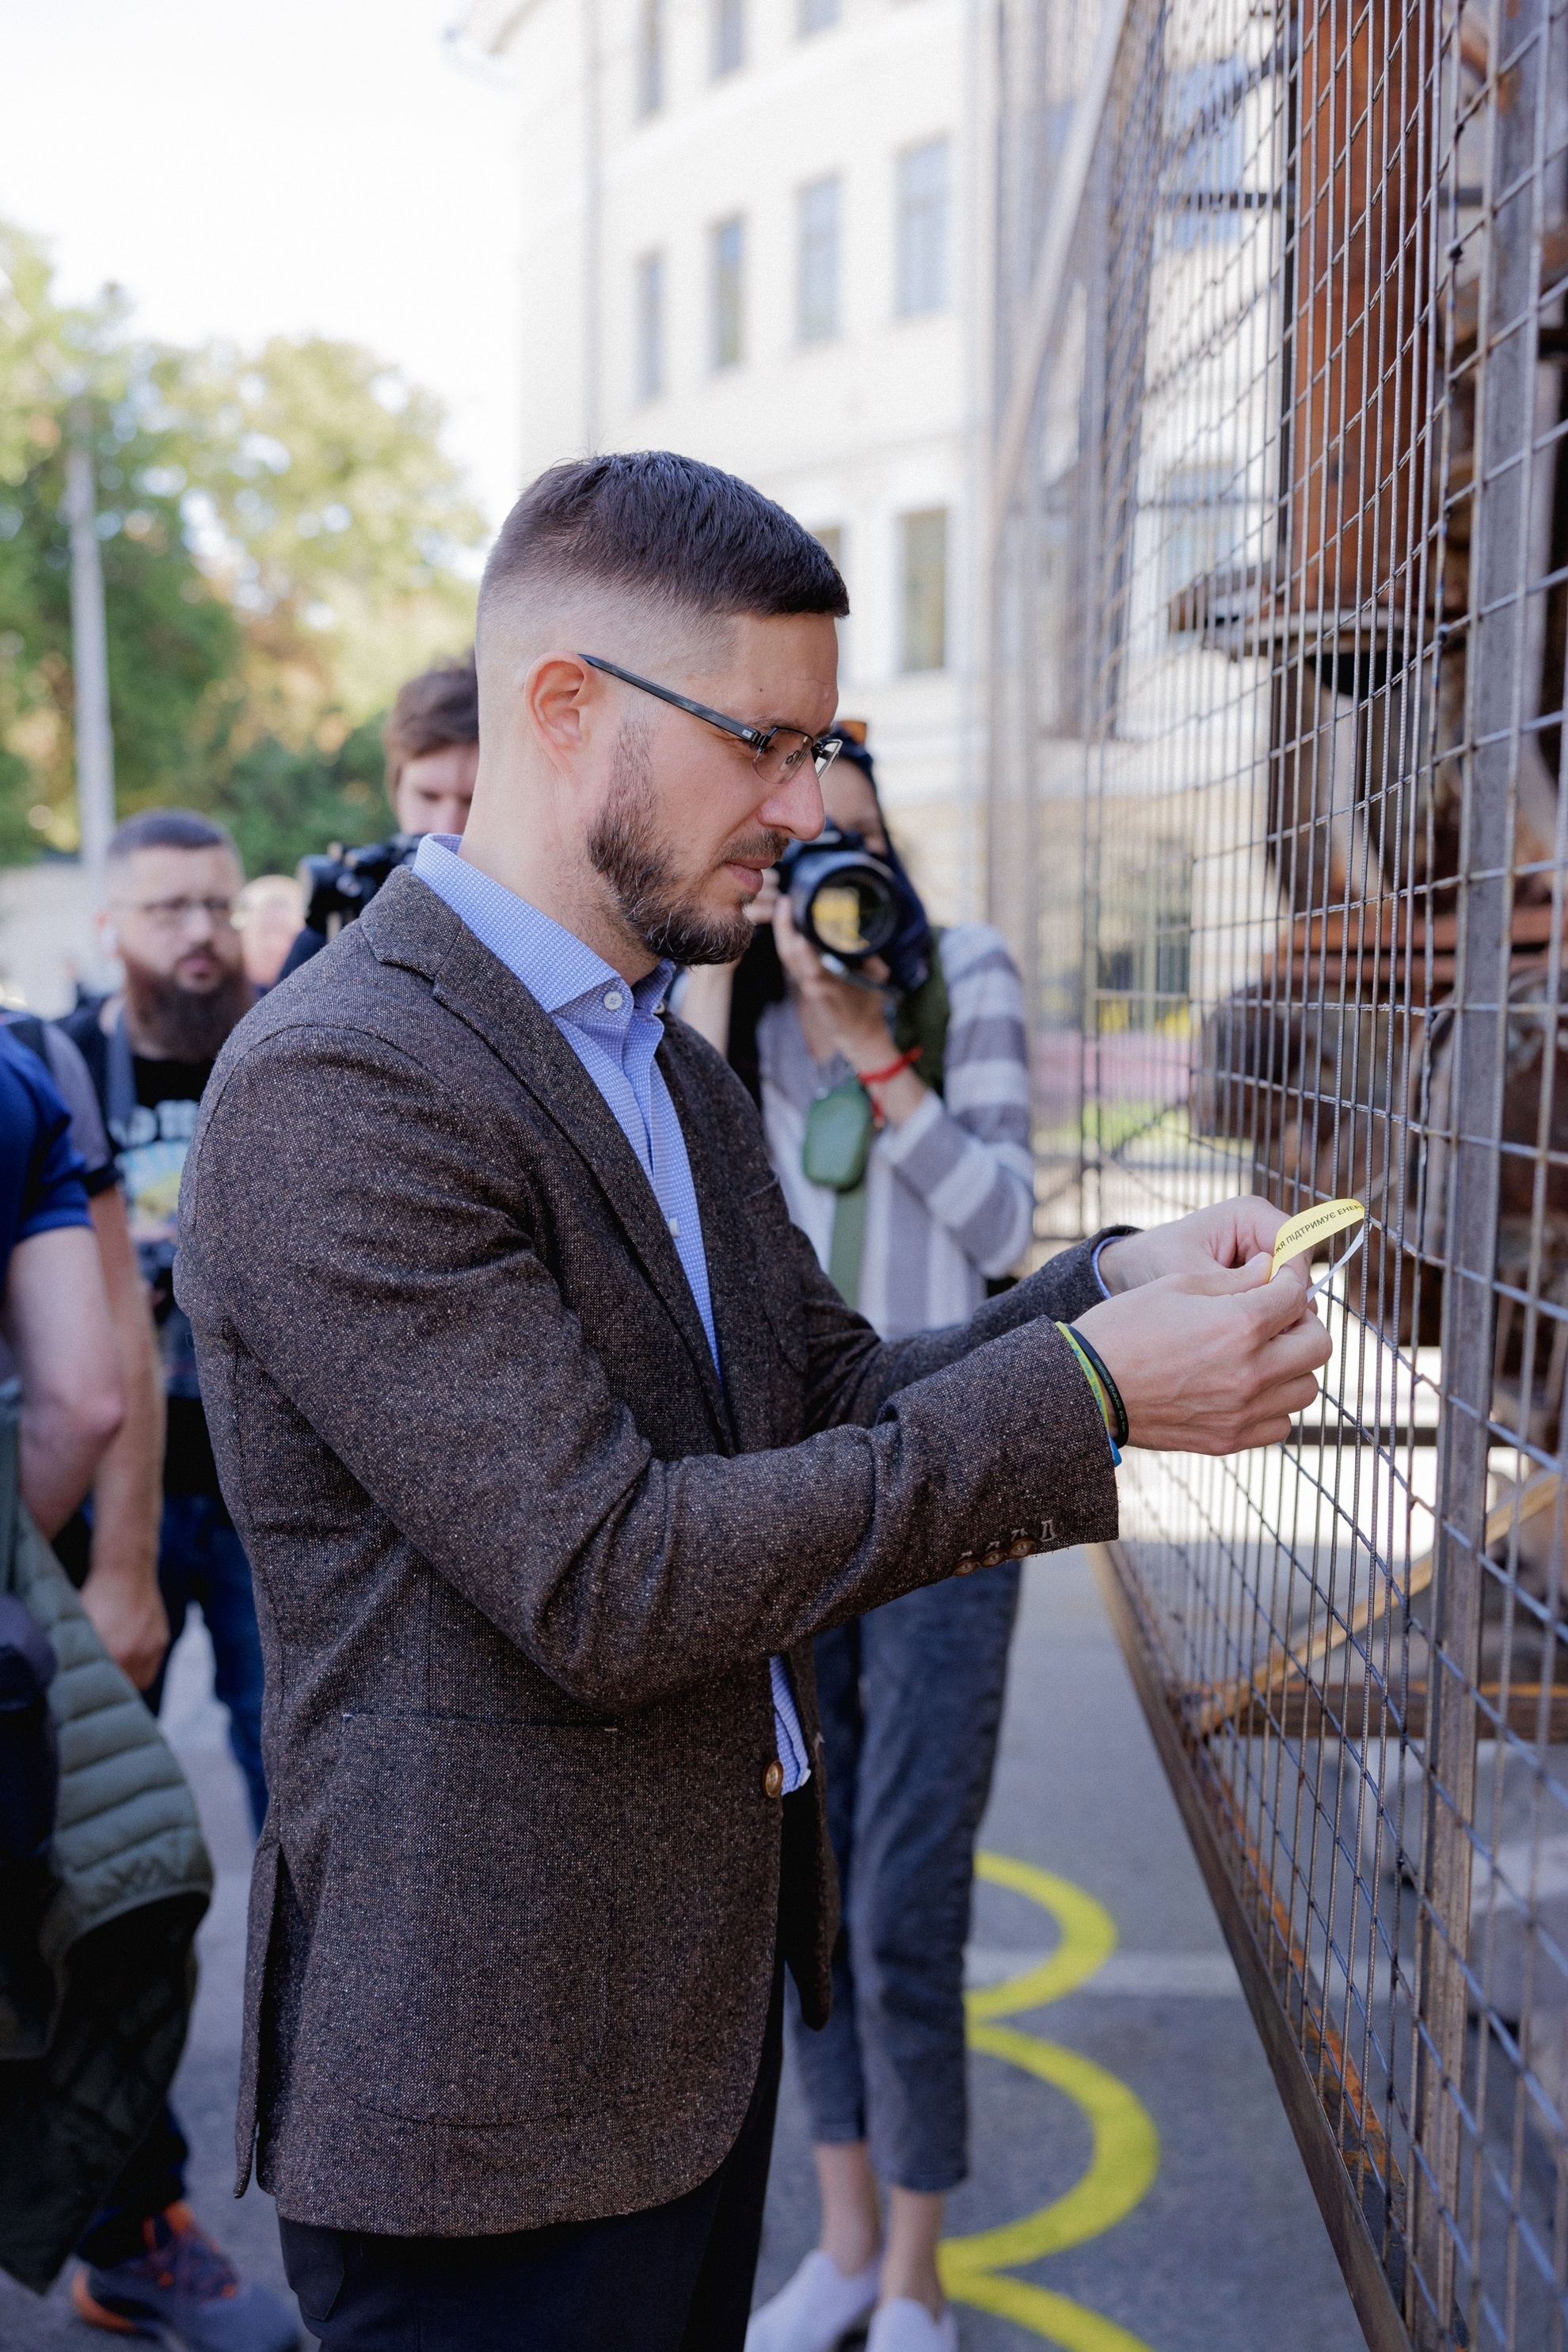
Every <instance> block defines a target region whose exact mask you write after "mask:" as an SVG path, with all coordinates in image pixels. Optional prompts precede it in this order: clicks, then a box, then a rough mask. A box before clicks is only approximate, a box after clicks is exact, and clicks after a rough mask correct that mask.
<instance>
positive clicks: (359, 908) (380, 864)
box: [299, 833, 424, 940]
mask: <svg viewBox="0 0 1568 2352" xmlns="http://www.w3.org/2000/svg"><path fill="white" fill-rule="evenodd" d="M423 839H424V835H422V834H417V833H395V834H394V835H392V837H391V839H390V840H389V841H367V842H365V843H363V845H362V846H361V847H360V848H358V849H345V848H344V847H343V845H342V842H340V841H334V842H333V844H332V845H331V848H330V849H329V850H328V852H327V854H326V856H324V857H301V859H300V869H299V870H300V882H301V883H302V884H303V886H304V891H305V922H306V925H307V927H308V929H310V930H312V931H320V932H321V935H322V937H323V938H324V939H329V940H331V939H335V938H336V936H337V934H338V933H339V931H341V930H342V927H343V925H344V924H345V923H352V922H353V919H354V918H355V916H356V915H363V912H364V910H365V908H367V907H368V906H369V904H370V902H371V900H372V899H373V898H374V896H375V894H376V892H377V891H378V890H379V889H380V887H381V886H382V884H383V883H384V882H385V881H387V880H389V879H390V877H392V876H393V875H394V874H395V873H396V871H397V869H398V867H399V866H412V865H413V863H414V860H415V858H416V856H417V855H418V850H419V844H420V842H421V841H422V840H423Z"/></svg>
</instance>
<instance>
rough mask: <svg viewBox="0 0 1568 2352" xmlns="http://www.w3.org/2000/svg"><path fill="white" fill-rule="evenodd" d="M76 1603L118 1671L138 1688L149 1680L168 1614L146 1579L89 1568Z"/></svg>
mask: <svg viewBox="0 0 1568 2352" xmlns="http://www.w3.org/2000/svg"><path fill="white" fill-rule="evenodd" d="M80 1599H81V1605H82V1607H83V1608H84V1609H85V1610H86V1612H87V1613H88V1616H89V1619H90V1620H91V1623H92V1630H93V1632H94V1633H96V1634H97V1635H98V1638H99V1640H100V1642H101V1643H103V1646H104V1648H105V1649H106V1650H107V1651H108V1652H109V1654H110V1657H111V1658H112V1659H113V1661H114V1663H115V1664H116V1665H117V1666H118V1667H119V1668H120V1669H121V1673H122V1674H126V1675H130V1677H131V1680H132V1682H133V1683H134V1684H135V1685H136V1687H137V1689H138V1690H145V1689H146V1688H147V1686H148V1685H149V1684H150V1683H151V1682H153V1679H154V1678H155V1676H156V1675H157V1672H158V1669H159V1667H160V1666H161V1665H162V1664H163V1657H164V1653H165V1652H166V1651H167V1649H168V1647H169V1617H168V1612H167V1611H166V1610H165V1608H164V1606H163V1594H162V1593H161V1592H160V1591H159V1590H158V1579H157V1574H156V1571H155V1570H154V1573H153V1576H152V1577H151V1578H145V1577H142V1578H138V1577H131V1576H119V1575H115V1574H113V1573H111V1572H110V1570H107V1569H104V1568H95V1569H93V1570H92V1571H91V1572H90V1574H89V1577H88V1580H87V1582H86V1583H85V1584H84V1585H83V1586H82V1588H81V1595H80Z"/></svg>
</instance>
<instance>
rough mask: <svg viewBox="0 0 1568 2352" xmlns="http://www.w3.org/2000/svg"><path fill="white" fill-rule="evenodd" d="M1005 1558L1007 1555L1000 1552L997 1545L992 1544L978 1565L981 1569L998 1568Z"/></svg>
mask: <svg viewBox="0 0 1568 2352" xmlns="http://www.w3.org/2000/svg"><path fill="white" fill-rule="evenodd" d="M1006 1557H1007V1555H1006V1553H1005V1551H1003V1550H1001V1549H999V1547H998V1546H997V1545H995V1544H993V1545H992V1547H991V1549H990V1550H989V1551H988V1552H987V1553H986V1554H985V1556H984V1559H982V1561H981V1563H980V1565H981V1567H982V1568H1000V1567H1001V1565H1002V1562H1003V1561H1004V1560H1005V1559H1006Z"/></svg>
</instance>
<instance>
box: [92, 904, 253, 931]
mask: <svg viewBox="0 0 1568 2352" xmlns="http://www.w3.org/2000/svg"><path fill="white" fill-rule="evenodd" d="M116 903H117V904H118V905H119V906H120V908H121V910H122V911H123V912H124V913H125V914H128V915H145V916H146V918H147V920H148V921H149V922H150V923H152V924H154V925H155V926H156V928H157V929H159V930H161V931H183V930H185V929H187V928H188V927H189V924H190V921H191V918H192V917H193V916H194V915H205V916H206V918H207V919H208V921H209V922H210V923H211V924H212V927H213V929H214V930H215V931H226V930H232V929H234V900H233V899H232V898H121V899H120V900H118V901H117V902H116Z"/></svg>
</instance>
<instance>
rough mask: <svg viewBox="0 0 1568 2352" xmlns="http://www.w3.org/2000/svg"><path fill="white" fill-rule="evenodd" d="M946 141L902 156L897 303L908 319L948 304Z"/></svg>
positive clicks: (933, 142)
mask: <svg viewBox="0 0 1568 2352" xmlns="http://www.w3.org/2000/svg"><path fill="white" fill-rule="evenodd" d="M947 213H948V195H947V141H946V140H945V139H928V140H927V141H926V142H925V144H924V146H923V147H910V148H909V149H908V150H907V151H906V152H905V153H903V154H902V155H900V158H899V286H898V307H899V310H900V314H901V315H902V316H903V317H904V318H906V319H908V318H912V317H914V316H915V315H916V313H917V312H919V311H921V310H942V309H944V308H945V307H946V303H947Z"/></svg>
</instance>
